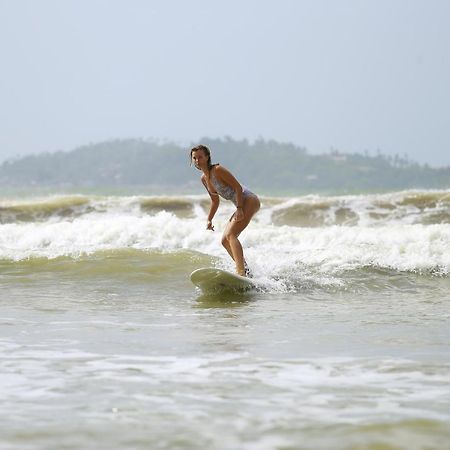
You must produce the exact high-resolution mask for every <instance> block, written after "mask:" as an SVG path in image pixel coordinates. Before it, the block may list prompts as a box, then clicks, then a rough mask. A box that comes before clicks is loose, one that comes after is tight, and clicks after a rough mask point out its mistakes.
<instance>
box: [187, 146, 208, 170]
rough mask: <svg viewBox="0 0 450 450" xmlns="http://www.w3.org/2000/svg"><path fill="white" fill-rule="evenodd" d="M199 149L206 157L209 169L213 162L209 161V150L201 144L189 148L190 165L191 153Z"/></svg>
mask: <svg viewBox="0 0 450 450" xmlns="http://www.w3.org/2000/svg"><path fill="white" fill-rule="evenodd" d="M199 150H202V151H203V153H204V154H205V155H206V156H207V157H208V169H211V167H212V166H213V164H212V163H211V151H210V150H209V148H208V147H207V146H206V145H202V144H200V145H197V146H195V147H193V148H192V149H191V155H190V163H191V166H192V153H194V152H198V151H199ZM197 169H198V167H197ZM199 170H201V169H199Z"/></svg>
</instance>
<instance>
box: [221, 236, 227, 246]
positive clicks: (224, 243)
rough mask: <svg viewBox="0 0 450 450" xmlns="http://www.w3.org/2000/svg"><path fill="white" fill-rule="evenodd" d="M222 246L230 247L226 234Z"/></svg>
mask: <svg viewBox="0 0 450 450" xmlns="http://www.w3.org/2000/svg"><path fill="white" fill-rule="evenodd" d="M222 245H223V246H224V247H227V246H228V237H227V235H226V234H224V235H223V236H222Z"/></svg>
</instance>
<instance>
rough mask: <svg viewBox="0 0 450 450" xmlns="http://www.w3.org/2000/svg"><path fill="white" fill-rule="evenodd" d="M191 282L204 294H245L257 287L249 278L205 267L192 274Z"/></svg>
mask: <svg viewBox="0 0 450 450" xmlns="http://www.w3.org/2000/svg"><path fill="white" fill-rule="evenodd" d="M191 281H192V283H194V285H195V286H197V287H199V288H200V289H201V290H202V292H204V293H214V292H223V291H235V292H245V291H248V290H250V289H253V288H255V287H256V285H255V283H254V282H253V281H252V280H251V279H250V278H247V277H241V276H240V275H237V274H235V273H231V272H227V271H226V270H222V269H216V268H213V267H203V268H201V269H197V270H194V271H193V272H192V273H191Z"/></svg>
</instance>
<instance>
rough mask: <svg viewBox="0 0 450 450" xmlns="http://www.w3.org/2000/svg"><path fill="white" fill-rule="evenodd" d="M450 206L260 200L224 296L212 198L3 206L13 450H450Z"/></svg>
mask: <svg viewBox="0 0 450 450" xmlns="http://www.w3.org/2000/svg"><path fill="white" fill-rule="evenodd" d="M448 197H449V193H448V192H434V193H432V194H430V193H429V192H420V193H414V192H409V191H408V192H406V193H392V194H389V195H384V194H383V195H375V196H366V195H365V196H354V197H339V198H334V197H333V198H332V197H320V198H319V197H317V198H316V197H315V198H310V197H305V198H303V197H301V198H272V197H271V198H264V199H263V207H262V210H261V212H260V214H259V217H258V218H257V219H255V223H254V224H252V225H251V228H249V229H248V231H246V233H245V235H244V234H243V236H242V240H243V243H244V247H245V248H246V251H247V257H248V260H249V263H250V264H251V266H252V269H253V270H254V272H255V277H256V278H257V279H258V280H259V281H260V282H261V283H262V285H263V286H264V289H262V290H260V291H255V292H249V293H246V294H237V293H226V294H220V295H209V296H208V295H202V294H201V292H199V291H197V290H196V289H195V288H194V287H193V286H192V284H191V283H190V281H189V274H190V273H191V272H192V271H193V270H195V269H196V268H198V267H203V266H218V267H224V268H227V269H231V268H232V267H231V265H230V263H229V261H228V260H227V258H226V255H225V254H224V251H223V249H221V248H220V233H217V232H216V233H206V231H205V230H204V213H205V208H206V203H205V198H204V197H201V196H198V197H197V196H193V197H189V196H177V197H175V198H173V197H171V198H166V197H156V198H153V197H133V196H120V197H114V196H106V197H105V196H86V195H83V196H75V197H72V196H69V197H67V196H64V197H60V196H58V197H54V196H44V197H41V198H39V199H36V198H33V199H28V200H27V199H25V200H23V199H20V201H19V200H18V199H11V198H8V199H4V200H3V202H2V203H1V204H0V220H1V224H0V287H1V289H0V363H1V367H2V371H1V373H0V389H1V398H2V402H1V403H0V411H1V416H2V421H1V423H0V448H2V449H3V448H4V449H19V448H20V449H62V448H64V449H66V448H67V449H72V448H73V449H80V448H96V449H98V448H126V449H148V448H152V449H198V448H217V449H330V448H333V449H373V450H375V449H376V450H379V449H446V448H448V442H450V420H449V419H450V383H449V380H450V363H449V353H450V351H449V350H450V327H449V318H450V302H449V300H450V296H449V292H450V278H449V276H448V274H449V268H450V260H449V256H448V255H449V249H450V229H449V226H450V225H449V224H448V219H447V217H448V215H447V212H448V206H447V203H446V202H447V199H448ZM229 212H230V211H229V210H228V209H227V206H226V205H222V207H221V210H220V212H219V215H218V217H217V221H216V228H217V229H218V230H219V229H221V228H222V226H223V224H224V223H225V222H226V220H227V218H228V216H229ZM343 217H347V219H342V218H343Z"/></svg>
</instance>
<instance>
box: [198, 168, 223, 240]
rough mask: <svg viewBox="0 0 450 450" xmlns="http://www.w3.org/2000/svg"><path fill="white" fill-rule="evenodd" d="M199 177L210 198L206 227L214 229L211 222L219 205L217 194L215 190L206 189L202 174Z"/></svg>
mask: <svg viewBox="0 0 450 450" xmlns="http://www.w3.org/2000/svg"><path fill="white" fill-rule="evenodd" d="M201 179H202V183H203V186H205V189H206V190H207V191H208V194H209V197H210V198H211V207H210V208H209V214H208V219H207V222H206V229H207V230H212V231H214V226H213V224H212V220H213V218H214V215H215V214H216V211H217V208H218V207H219V203H220V200H219V194H218V193H217V192H210V190H209V189H208V186H207V184H206V180H205V177H204V175H202V178H201Z"/></svg>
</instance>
